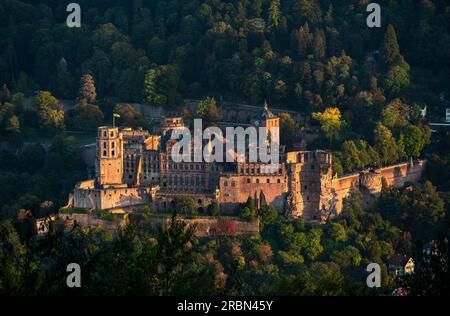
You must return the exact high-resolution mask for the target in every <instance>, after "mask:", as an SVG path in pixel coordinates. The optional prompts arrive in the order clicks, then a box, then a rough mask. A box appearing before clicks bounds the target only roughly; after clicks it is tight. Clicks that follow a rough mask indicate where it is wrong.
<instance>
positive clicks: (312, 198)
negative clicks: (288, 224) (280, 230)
mask: <svg viewBox="0 0 450 316" xmlns="http://www.w3.org/2000/svg"><path fill="white" fill-rule="evenodd" d="M287 162H288V164H289V196H288V210H287V213H288V216H289V217H292V218H299V217H303V218H304V219H305V221H317V220H320V219H321V215H322V212H325V213H326V212H328V211H329V209H330V203H331V201H330V199H329V196H330V194H331V178H332V171H331V154H329V153H327V152H324V151H319V150H318V151H297V152H290V153H288V156H287Z"/></svg>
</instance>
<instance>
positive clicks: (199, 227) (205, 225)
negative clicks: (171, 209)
mask: <svg viewBox="0 0 450 316" xmlns="http://www.w3.org/2000/svg"><path fill="white" fill-rule="evenodd" d="M179 219H180V220H182V221H183V222H185V223H186V224H187V225H188V226H189V225H195V236H197V237H217V236H253V235H257V234H259V220H254V221H251V222H247V221H244V220H240V219H236V218H214V217H211V218H205V217H203V218H193V219H186V218H179ZM170 221H171V218H169V217H159V216H155V217H150V218H147V219H145V220H143V221H142V220H139V219H138V218H136V217H133V216H132V215H130V222H132V223H135V224H138V225H139V224H142V223H146V224H150V226H151V227H154V228H157V227H168V226H169V225H170Z"/></svg>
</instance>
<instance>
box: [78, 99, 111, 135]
mask: <svg viewBox="0 0 450 316" xmlns="http://www.w3.org/2000/svg"><path fill="white" fill-rule="evenodd" d="M103 118H104V115H103V112H102V110H100V108H99V107H98V106H97V105H95V104H90V103H79V104H77V105H76V106H75V108H74V110H73V117H72V123H71V124H72V125H73V127H74V128H75V129H78V130H81V131H92V130H96V129H97V127H98V126H99V125H100V124H101V122H102V121H103Z"/></svg>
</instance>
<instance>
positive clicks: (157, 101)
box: [144, 65, 180, 106]
mask: <svg viewBox="0 0 450 316" xmlns="http://www.w3.org/2000/svg"><path fill="white" fill-rule="evenodd" d="M179 81H180V71H179V69H178V67H177V66H175V65H162V66H159V67H157V68H153V69H150V70H149V71H148V72H147V74H146V75H145V79H144V102H146V103H148V104H151V105H156V106H175V105H177V103H178V102H179V101H180V96H179V94H178V84H179Z"/></svg>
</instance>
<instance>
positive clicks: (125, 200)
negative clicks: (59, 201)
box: [73, 181, 151, 210]
mask: <svg viewBox="0 0 450 316" xmlns="http://www.w3.org/2000/svg"><path fill="white" fill-rule="evenodd" d="M85 182H86V181H83V182H82V183H81V185H77V187H76V188H75V190H74V195H73V206H74V207H79V208H92V209H96V210H105V209H111V208H117V207H128V206H132V205H142V204H148V203H150V202H151V192H150V188H127V187H125V188H117V187H114V188H104V189H96V188H93V187H89V186H87V185H86V183H85Z"/></svg>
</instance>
